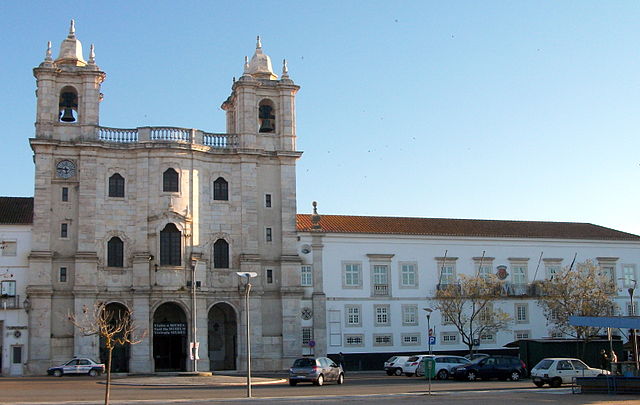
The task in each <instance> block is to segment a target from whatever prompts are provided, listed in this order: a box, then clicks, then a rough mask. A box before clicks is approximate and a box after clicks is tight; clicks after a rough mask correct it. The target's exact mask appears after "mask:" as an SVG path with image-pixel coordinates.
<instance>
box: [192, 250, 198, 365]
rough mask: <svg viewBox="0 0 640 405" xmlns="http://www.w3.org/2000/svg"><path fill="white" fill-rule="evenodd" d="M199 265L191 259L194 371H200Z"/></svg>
mask: <svg viewBox="0 0 640 405" xmlns="http://www.w3.org/2000/svg"><path fill="white" fill-rule="evenodd" d="M197 265H198V261H197V260H194V259H192V260H191V336H192V339H193V341H192V343H191V359H192V360H193V372H194V373H197V372H198V358H197V357H198V343H197V342H198V338H197V337H196V336H197V332H198V329H197V327H196V322H197V319H198V317H197V315H196V309H197V308H196V266H197Z"/></svg>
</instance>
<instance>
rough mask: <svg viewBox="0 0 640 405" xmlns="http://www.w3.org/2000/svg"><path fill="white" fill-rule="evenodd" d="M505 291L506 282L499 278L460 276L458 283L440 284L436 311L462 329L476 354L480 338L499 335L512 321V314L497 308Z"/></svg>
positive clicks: (436, 298) (471, 349)
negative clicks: (486, 334) (476, 346)
mask: <svg viewBox="0 0 640 405" xmlns="http://www.w3.org/2000/svg"><path fill="white" fill-rule="evenodd" d="M502 288H503V283H502V282H500V281H498V279H497V277H496V276H495V275H489V276H475V277H470V276H466V275H460V279H459V281H458V282H457V283H451V284H440V285H439V288H438V290H437V291H436V294H435V298H434V305H433V309H434V310H437V311H440V314H441V317H442V320H443V322H448V323H451V324H453V325H454V326H455V327H456V329H458V332H459V333H460V338H461V339H462V343H464V344H465V345H467V347H468V348H469V353H473V346H474V344H473V343H474V341H475V340H479V339H480V336H482V335H483V334H485V333H494V334H495V333H497V332H498V331H500V330H503V329H506V328H507V326H508V325H509V323H510V322H511V317H510V316H509V314H507V313H506V312H504V311H502V310H501V309H498V308H494V306H493V304H494V302H496V301H497V300H498V299H499V298H500V295H501V292H502Z"/></svg>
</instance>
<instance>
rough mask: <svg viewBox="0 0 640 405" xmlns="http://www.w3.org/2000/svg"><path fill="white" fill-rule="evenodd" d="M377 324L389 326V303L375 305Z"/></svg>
mask: <svg viewBox="0 0 640 405" xmlns="http://www.w3.org/2000/svg"><path fill="white" fill-rule="evenodd" d="M373 308H374V314H375V319H374V321H375V325H376V326H389V324H390V322H389V305H374V306H373Z"/></svg>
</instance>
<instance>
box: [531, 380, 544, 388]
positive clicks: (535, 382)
mask: <svg viewBox="0 0 640 405" xmlns="http://www.w3.org/2000/svg"><path fill="white" fill-rule="evenodd" d="M533 383H534V384H535V385H536V387H538V388H542V386H543V385H544V383H543V382H542V381H534V382H533Z"/></svg>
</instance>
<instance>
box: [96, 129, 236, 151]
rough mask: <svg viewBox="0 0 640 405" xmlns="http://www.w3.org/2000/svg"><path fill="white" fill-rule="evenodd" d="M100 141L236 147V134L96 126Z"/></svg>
mask: <svg viewBox="0 0 640 405" xmlns="http://www.w3.org/2000/svg"><path fill="white" fill-rule="evenodd" d="M97 137H98V139H99V140H100V141H103V142H110V143H137V142H143V141H160V142H177V143H192V144H197V145H204V146H208V147H210V148H213V149H227V148H237V147H238V135H236V134H214V133H209V132H203V131H200V130H197V129H189V128H177V127H140V128H108V127H98V129H97Z"/></svg>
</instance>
